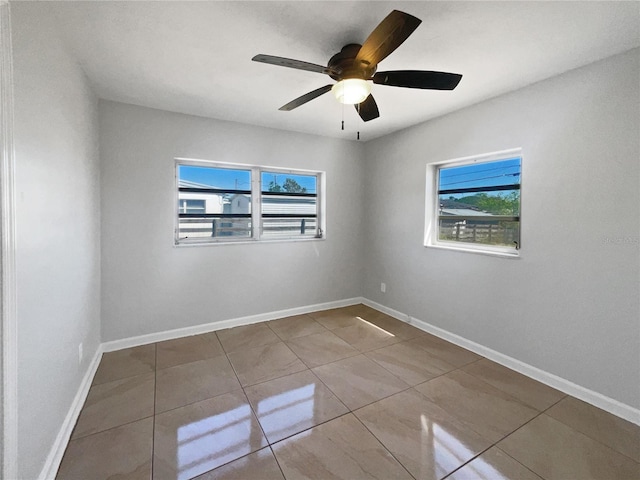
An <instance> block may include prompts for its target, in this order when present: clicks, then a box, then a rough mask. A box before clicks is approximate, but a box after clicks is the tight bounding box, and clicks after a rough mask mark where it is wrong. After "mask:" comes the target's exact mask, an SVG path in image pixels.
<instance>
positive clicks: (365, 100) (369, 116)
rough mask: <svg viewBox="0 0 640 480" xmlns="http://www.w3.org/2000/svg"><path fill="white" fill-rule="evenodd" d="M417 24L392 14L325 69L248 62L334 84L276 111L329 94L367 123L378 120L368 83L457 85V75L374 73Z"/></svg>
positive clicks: (281, 61) (289, 62) (266, 58)
mask: <svg viewBox="0 0 640 480" xmlns="http://www.w3.org/2000/svg"><path fill="white" fill-rule="evenodd" d="M420 23H422V20H420V19H419V18H416V17H414V16H412V15H409V14H408V13H404V12H400V11H398V10H394V11H392V12H391V13H390V14H389V15H387V17H386V18H385V19H384V20H382V22H380V24H379V25H378V26H377V27H376V28H375V29H374V30H373V32H371V34H370V35H369V37H368V38H367V39H366V40H365V42H364V43H363V44H362V45H359V44H356V43H351V44H348V45H345V46H344V47H342V50H340V52H338V53H336V54H335V55H334V56H333V57H331V59H330V60H329V63H328V64H327V66H326V67H323V66H322V65H316V64H314V63H309V62H303V61H300V60H293V59H291V58H283V57H274V56H272V55H262V54H260V55H256V56H255V57H253V58H252V59H251V60H253V61H254V62H262V63H269V64H271V65H279V66H281V67H289V68H296V69H298V70H307V71H310V72H316V73H324V74H326V75H329V76H330V77H331V78H333V79H334V80H336V81H337V83H335V84H333V85H332V84H329V85H325V86H324V87H320V88H318V89H316V90H313V91H312V92H309V93H306V94H304V95H302V96H301V97H298V98H296V99H295V100H292V101H291V102H289V103H287V104H286V105H283V106H282V107H280V110H284V111H290V110H293V109H294V108H297V107H299V106H301V105H304V104H305V103H307V102H309V101H311V100H313V99H314V98H317V97H319V96H320V95H323V94H325V93H327V92H328V91H329V90H332V91H333V93H334V95H335V96H336V98H337V99H338V101H339V102H341V103H344V104H348V105H355V107H356V110H357V112H358V114H359V115H360V117H361V118H362V120H364V121H365V122H368V121H369V120H373V119H374V118H378V117H379V116H380V112H379V111H378V105H377V104H376V101H375V100H374V99H373V96H372V95H371V84H370V83H369V81H372V82H373V83H375V84H379V85H388V86H391V87H405V88H420V89H428V90H453V89H454V88H456V86H457V85H458V83H459V82H460V79H461V78H462V75H459V74H457V73H446V72H432V71H424V70H394V71H388V72H377V68H378V63H380V62H381V61H382V60H383V59H385V58H386V57H387V56H388V55H389V54H391V53H392V52H393V51H394V50H395V49H396V48H398V47H399V46H400V45H401V44H402V43H403V42H404V41H405V40H406V39H407V38H409V36H410V35H411V34H412V33H413V31H414V30H415V29H416V28H418V25H420Z"/></svg>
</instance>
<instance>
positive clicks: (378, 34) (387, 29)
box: [355, 10, 422, 65]
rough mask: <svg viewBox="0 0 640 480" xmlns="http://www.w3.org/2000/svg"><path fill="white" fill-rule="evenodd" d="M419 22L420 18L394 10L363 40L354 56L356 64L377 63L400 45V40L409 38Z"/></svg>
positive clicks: (420, 21)
mask: <svg viewBox="0 0 640 480" xmlns="http://www.w3.org/2000/svg"><path fill="white" fill-rule="evenodd" d="M420 23H422V20H420V19H419V18H416V17H414V16H412V15H409V14H408V13H404V12H400V11H399V10H394V11H393V12H391V13H390V14H389V15H387V17H386V18H385V19H384V20H382V22H380V25H378V26H377V27H376V28H375V30H374V31H373V32H371V35H369V38H367V39H366V40H365V41H364V43H363V44H362V48H360V51H359V52H358V55H357V56H356V60H355V61H356V65H358V64H359V63H360V62H364V63H365V64H367V65H377V64H378V63H380V62H381V61H382V60H383V59H384V58H386V57H387V56H388V55H389V54H390V53H391V52H393V51H394V50H395V49H396V48H398V47H399V46H400V45H402V42H404V41H405V40H406V39H407V38H409V35H411V34H412V33H413V31H414V30H415V29H416V28H418V25H420Z"/></svg>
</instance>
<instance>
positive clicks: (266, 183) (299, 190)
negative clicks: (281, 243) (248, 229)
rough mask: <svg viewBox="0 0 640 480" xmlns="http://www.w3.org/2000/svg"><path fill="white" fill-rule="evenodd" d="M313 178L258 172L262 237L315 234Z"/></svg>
mask: <svg viewBox="0 0 640 480" xmlns="http://www.w3.org/2000/svg"><path fill="white" fill-rule="evenodd" d="M316 188H317V177H316V176H315V175H298V174H289V173H281V172H262V202H261V214H262V232H261V233H262V237H263V238H278V237H280V238H282V237H315V236H316V234H317V232H318V223H317V213H318V210H317V209H318V204H317V195H316Z"/></svg>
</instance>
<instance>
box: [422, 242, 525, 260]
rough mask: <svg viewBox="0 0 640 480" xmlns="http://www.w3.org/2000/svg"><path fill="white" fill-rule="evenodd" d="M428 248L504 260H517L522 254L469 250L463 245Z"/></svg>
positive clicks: (480, 249)
mask: <svg viewBox="0 0 640 480" xmlns="http://www.w3.org/2000/svg"><path fill="white" fill-rule="evenodd" d="M425 247H427V248H436V249H439V250H450V251H455V252H464V253H475V254H479V255H489V256H491V257H502V258H511V259H517V258H520V252H519V251H518V250H515V251H507V250H498V249H496V250H493V249H491V250H490V249H485V248H469V247H466V246H463V245H448V244H447V245H443V244H441V243H438V244H426V245H425Z"/></svg>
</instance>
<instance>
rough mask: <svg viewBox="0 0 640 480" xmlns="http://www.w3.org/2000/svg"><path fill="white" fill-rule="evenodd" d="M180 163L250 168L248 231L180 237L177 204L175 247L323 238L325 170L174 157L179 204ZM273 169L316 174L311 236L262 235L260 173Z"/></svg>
mask: <svg viewBox="0 0 640 480" xmlns="http://www.w3.org/2000/svg"><path fill="white" fill-rule="evenodd" d="M181 165H186V166H195V167H204V168H216V169H229V170H248V171H250V172H251V186H250V189H249V190H250V192H251V193H250V194H251V213H250V215H251V216H250V221H251V232H250V235H249V236H248V237H245V236H242V237H232V236H229V237H194V238H191V239H188V240H187V239H184V238H180V208H179V207H178V208H174V242H173V243H174V246H176V247H192V246H202V245H238V244H249V243H274V242H276V243H277V242H308V241H314V240H325V239H326V215H325V211H326V199H325V197H326V195H325V189H326V179H325V177H326V172H324V171H320V170H309V169H298V168H296V169H293V168H284V167H273V166H267V165H253V164H246V163H231V162H219V161H214V160H203V159H192V158H182V157H176V158H174V177H175V185H174V198H175V199H176V200H174V205H179V199H180V174H179V168H180V166H181ZM263 172H269V173H273V172H277V173H278V174H283V175H287V174H289V175H305V176H314V177H316V194H315V198H316V216H315V219H316V234H315V235H313V236H306V237H299V236H281V237H277V236H274V237H264V236H263V235H262V220H263V216H262V173H263Z"/></svg>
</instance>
